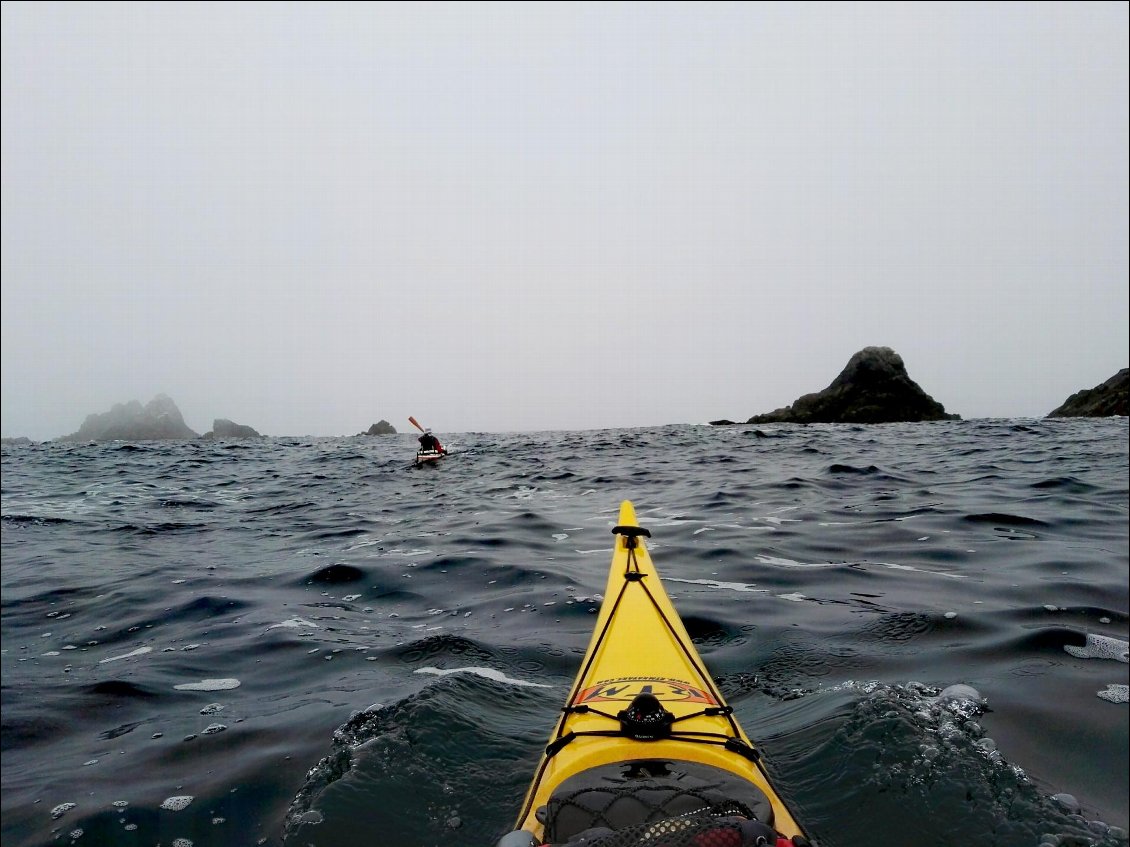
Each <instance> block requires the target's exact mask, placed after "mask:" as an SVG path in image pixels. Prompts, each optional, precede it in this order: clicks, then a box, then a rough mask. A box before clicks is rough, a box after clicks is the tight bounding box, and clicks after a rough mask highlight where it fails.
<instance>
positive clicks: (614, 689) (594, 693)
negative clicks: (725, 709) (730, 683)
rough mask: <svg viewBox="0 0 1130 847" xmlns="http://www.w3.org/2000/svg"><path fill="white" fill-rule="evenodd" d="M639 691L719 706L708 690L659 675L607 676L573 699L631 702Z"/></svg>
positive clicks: (665, 699) (669, 699) (663, 698)
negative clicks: (608, 677) (610, 677)
mask: <svg viewBox="0 0 1130 847" xmlns="http://www.w3.org/2000/svg"><path fill="white" fill-rule="evenodd" d="M640 694H651V695H653V696H655V697H656V698H658V699H659V700H660V701H661V702H667V703H670V702H682V703H704V704H706V705H708V706H717V705H719V704H718V701H717V700H715V699H714V698H713V697H712V696H711V695H710V693H709V692H707V691H705V690H703V689H701V688H696V687H695V686H693V685H691V684H690V683H688V682H684V681H682V680H681V679H667V678H666V677H660V676H624V677H619V678H617V679H605V680H601V681H600V682H598V683H597V684H596V685H591V686H589V687H588V688H586V689H585V690H584V691H581V692H579V693H578V694H577V697H576V699H575V700H574V701H573V702H574V703H575V704H576V705H580V704H582V703H609V702H621V701H623V702H625V703H630V702H631V701H632V700H634V699H636V697H637V696H639V695H640Z"/></svg>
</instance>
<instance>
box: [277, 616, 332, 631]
mask: <svg viewBox="0 0 1130 847" xmlns="http://www.w3.org/2000/svg"><path fill="white" fill-rule="evenodd" d="M303 626H310V627H313V628H314V629H321V627H320V626H318V625H317V624H316V623H314V622H313V621H308V620H306V618H291V619H290V620H285V621H282V622H281V623H274V624H271V625H270V626H269V627H267V629H279V628H280V627H281V628H283V629H298V628H299V627H303Z"/></svg>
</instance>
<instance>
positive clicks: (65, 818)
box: [0, 418, 1128, 847]
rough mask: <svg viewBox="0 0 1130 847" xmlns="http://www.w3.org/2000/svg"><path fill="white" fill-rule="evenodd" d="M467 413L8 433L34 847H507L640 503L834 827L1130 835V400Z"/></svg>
mask: <svg viewBox="0 0 1130 847" xmlns="http://www.w3.org/2000/svg"><path fill="white" fill-rule="evenodd" d="M441 437H443V434H441ZM444 440H445V442H450V444H449V446H450V447H451V448H452V451H453V455H452V456H450V457H449V458H448V459H446V460H444V461H443V462H441V463H439V464H438V465H436V466H429V467H422V468H415V467H413V466H412V461H411V460H412V457H413V453H414V448H415V439H414V438H412V436H411V435H408V434H404V435H397V436H389V437H383V438H380V437H370V438H364V437H359V438H338V439H311V438H294V439H264V440H255V441H227V442H204V441H193V442H176V443H162V442H143V443H136V444H124V443H112V444H89V445H74V444H56V443H48V444H42V445H35V446H31V447H16V448H7V447H6V448H4V452H3V492H2V493H3V497H2V518H3V520H2V523H3V535H2V554H3V556H2V601H3V617H2V624H3V633H2V634H3V645H2V659H3V665H2V667H3V692H2V693H3V700H2V705H3V733H2V741H3V756H2V765H3V785H2V788H3V790H2V799H3V823H2V832H0V840H2V842H3V844H4V847H20V845H48V844H51V845H54V844H78V845H126V846H127V847H128V846H129V845H147V846H148V847H152V845H158V844H160V845H164V847H168V846H169V845H175V847H184V845H188V844H192V845H196V847H205V845H217V847H218V846H219V845H224V847H227V845H256V844H268V845H280V844H285V845H287V846H288V847H299V845H302V847H305V845H311V844H312V845H319V847H361V845H387V847H431V846H432V845H435V846H436V847H440V846H441V845H442V847H458V845H467V847H478V845H487V846H488V847H489V845H493V843H494V841H495V840H496V839H497V838H498V837H499V836H500V835H501V834H503V833H505V832H506V831H508V830H509V829H511V828H512V826H513V823H514V819H515V817H516V815H517V813H518V809H519V804H520V802H521V800H522V795H523V793H524V791H525V789H526V786H527V785H528V783H529V780H530V779H531V777H532V775H533V769H534V767H535V764H536V762H537V759H538V756H539V753H540V751H541V749H542V747H543V746H544V745H545V743H546V742H547V740H548V738H549V735H550V732H551V730H552V727H553V725H554V722H555V720H556V718H557V715H558V710H559V708H560V706H561V705H562V703H563V701H564V699H565V697H566V695H567V693H568V689H569V685H570V683H571V681H572V679H573V676H574V675H575V673H576V672H577V670H578V667H579V664H580V660H581V657H582V654H583V652H584V649H585V647H586V645H587V643H588V639H589V636H590V634H591V631H592V627H593V623H594V620H595V610H596V607H597V606H598V604H599V600H600V594H601V592H603V591H604V588H605V580H606V577H607V573H608V565H609V561H610V558H611V551H612V544H613V536H612V534H611V532H610V529H611V527H612V526H613V525H614V524H615V522H616V518H617V512H618V509H619V505H620V502H621V501H622V500H625V499H628V500H631V501H633V502H634V504H635V506H636V509H637V512H638V515H639V519H640V523H641V524H642V525H644V526H646V527H648V528H649V529H650V530H651V533H652V537H651V539H650V542H649V547H650V550H651V553H652V558H653V560H654V561H655V563H656V566H657V567H658V569H659V571H660V574H661V575H662V576H663V577H664V580H665V586H666V588H667V591H668V593H669V594H670V595H671V596H672V599H673V600H674V602H675V605H676V607H677V608H678V609H679V611H680V613H681V615H682V617H683V619H684V622H685V623H686V625H687V628H688V630H689V631H690V633H691V634H692V635H693V636H694V639H695V642H696V644H697V647H698V650H699V652H700V653H701V654H702V656H703V659H704V660H705V662H706V664H707V666H708V667H709V668H710V670H711V672H712V673H713V674H714V676H715V678H716V679H717V681H718V684H719V685H720V687H721V690H722V692H723V694H724V695H726V697H727V698H728V699H729V701H730V703H731V705H733V706H734V707H735V709H736V712H737V715H738V718H739V720H740V721H741V723H742V725H743V726H744V728H745V730H746V732H747V733H748V734H749V735H750V737H751V738H752V739H753V740H754V741H755V743H757V744H759V745H760V747H761V749H762V751H763V754H764V757H765V760H766V761H767V763H768V768H769V770H770V773H771V774H772V775H773V777H774V779H775V783H776V785H777V786H778V788H779V790H780V792H781V794H782V795H783V796H784V797H785V798H786V799H787V801H788V802H789V803H790V804H791V806H792V808H793V810H794V812H795V814H796V816H797V817H798V819H799V820H800V821H801V822H802V823H803V824H804V825H805V827H806V828H807V829H808V830H809V832H810V834H811V835H812V836H813V837H814V839H815V840H816V841H817V843H818V844H820V845H824V847H874V845H878V844H881V845H883V847H894V845H908V847H911V846H913V847H922V845H954V847H959V846H960V847H967V845H1010V846H1011V845H1016V847H1039V845H1084V844H1095V845H1100V844H1101V845H1126V844H1127V843H1128V841H1127V832H1126V831H1127V828H1128V814H1127V789H1128V785H1127V771H1128V762H1127V743H1128V742H1127V725H1128V719H1127V715H1128V706H1127V668H1128V665H1127V640H1128V632H1127V605H1128V598H1127V595H1128V589H1127V569H1128V530H1127V501H1128V490H1127V485H1128V483H1127V479H1128V460H1127V455H1128V444H1127V419H1126V418H1113V419H1101V420H1036V419H1024V420H974V421H959V422H944V423H930V424H898V425H883V426H869V427H860V426H807V427H799V426H776V427H768V426H763V427H757V428H755V427H751V426H742V425H738V426H732V427H723V428H711V427H706V426H698V427H696V426H675V427H663V428H655V429H631V430H606V431H585V432H545V433H521V434H510V435H498V434H479V433H467V434H447V437H446V438H444ZM955 686H959V687H955ZM960 686H965V687H964V688H963V687H960Z"/></svg>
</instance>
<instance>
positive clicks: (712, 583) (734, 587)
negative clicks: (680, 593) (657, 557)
mask: <svg viewBox="0 0 1130 847" xmlns="http://www.w3.org/2000/svg"><path fill="white" fill-rule="evenodd" d="M662 579H663V581H664V582H685V583H688V584H690V585H707V586H709V587H711V588H725V589H727V590H729V591H743V592H748V593H750V594H768V593H769V589H768V588H754V587H753V586H751V585H748V584H746V583H744V582H719V581H718V580H716V579H679V578H678V577H673V576H665V577H663V578H662Z"/></svg>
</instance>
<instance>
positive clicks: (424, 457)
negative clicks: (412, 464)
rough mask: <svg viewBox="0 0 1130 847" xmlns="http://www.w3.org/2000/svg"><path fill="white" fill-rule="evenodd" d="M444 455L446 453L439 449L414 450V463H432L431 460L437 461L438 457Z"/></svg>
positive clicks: (440, 457)
mask: <svg viewBox="0 0 1130 847" xmlns="http://www.w3.org/2000/svg"><path fill="white" fill-rule="evenodd" d="M446 455H447V453H445V452H443V451H440V450H417V451H416V464H417V465H428V464H432V463H433V462H438V461H439V460H440V459H442V458H443V457H444V456H446Z"/></svg>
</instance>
